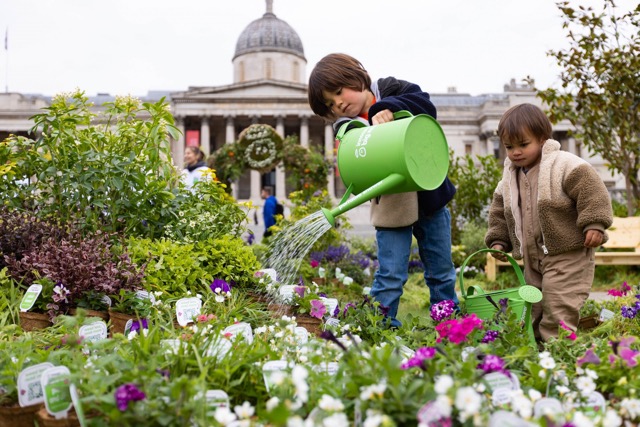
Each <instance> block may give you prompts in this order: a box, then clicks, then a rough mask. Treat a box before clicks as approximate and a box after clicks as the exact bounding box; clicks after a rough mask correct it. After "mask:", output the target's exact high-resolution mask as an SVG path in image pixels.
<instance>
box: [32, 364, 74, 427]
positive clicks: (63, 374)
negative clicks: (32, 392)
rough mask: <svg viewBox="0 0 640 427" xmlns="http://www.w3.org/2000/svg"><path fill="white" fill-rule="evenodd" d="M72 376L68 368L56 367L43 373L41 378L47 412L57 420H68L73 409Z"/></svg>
mask: <svg viewBox="0 0 640 427" xmlns="http://www.w3.org/2000/svg"><path fill="white" fill-rule="evenodd" d="M70 375H71V372H69V368H67V367H66V366H54V367H52V368H49V369H46V370H45V371H44V372H42V376H41V377H40V382H41V383H42V389H43V390H44V405H45V406H46V408H47V412H48V413H49V414H50V415H51V416H53V417H55V418H56V419H61V418H67V413H68V412H69V409H71V405H72V402H71V393H70V392H69V376H70Z"/></svg>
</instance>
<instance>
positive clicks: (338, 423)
mask: <svg viewBox="0 0 640 427" xmlns="http://www.w3.org/2000/svg"><path fill="white" fill-rule="evenodd" d="M322 426H323V427H349V419H348V418H347V415H346V414H344V413H343V412H337V413H335V414H332V415H330V416H328V417H326V418H325V419H323V420H322Z"/></svg>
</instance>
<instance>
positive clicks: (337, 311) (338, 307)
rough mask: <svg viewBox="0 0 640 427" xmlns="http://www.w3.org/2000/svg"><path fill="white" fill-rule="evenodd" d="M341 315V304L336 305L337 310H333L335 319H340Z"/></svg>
mask: <svg viewBox="0 0 640 427" xmlns="http://www.w3.org/2000/svg"><path fill="white" fill-rule="evenodd" d="M339 314H340V304H336V308H335V309H334V310H333V317H338V315H339Z"/></svg>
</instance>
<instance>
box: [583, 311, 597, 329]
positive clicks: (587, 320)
mask: <svg viewBox="0 0 640 427" xmlns="http://www.w3.org/2000/svg"><path fill="white" fill-rule="evenodd" d="M598 317H599V316H598V315H597V314H592V315H591V316H587V317H581V318H580V321H579V322H578V328H579V329H593V328H595V327H596V326H598V325H599V324H600V322H599V321H598Z"/></svg>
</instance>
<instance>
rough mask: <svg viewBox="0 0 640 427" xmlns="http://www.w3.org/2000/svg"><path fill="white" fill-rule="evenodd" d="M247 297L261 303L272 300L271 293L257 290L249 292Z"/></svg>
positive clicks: (267, 302)
mask: <svg viewBox="0 0 640 427" xmlns="http://www.w3.org/2000/svg"><path fill="white" fill-rule="evenodd" d="M247 297H248V298H249V299H250V300H251V301H253V302H257V303H259V304H269V301H271V298H270V297H269V295H267V294H263V293H260V292H256V291H249V292H247Z"/></svg>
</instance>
